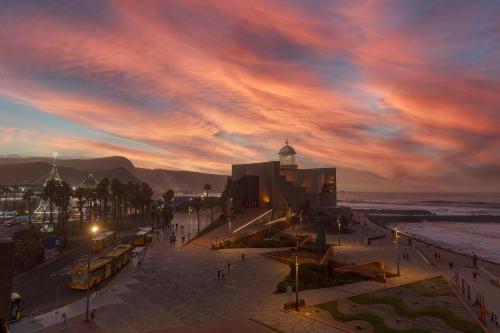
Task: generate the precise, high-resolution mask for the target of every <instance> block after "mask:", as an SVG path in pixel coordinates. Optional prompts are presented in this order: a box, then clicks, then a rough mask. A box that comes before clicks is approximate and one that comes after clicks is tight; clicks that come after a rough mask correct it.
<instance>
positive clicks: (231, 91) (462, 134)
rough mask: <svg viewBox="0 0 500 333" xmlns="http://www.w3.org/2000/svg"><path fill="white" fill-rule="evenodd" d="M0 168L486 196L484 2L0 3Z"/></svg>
mask: <svg viewBox="0 0 500 333" xmlns="http://www.w3.org/2000/svg"><path fill="white" fill-rule="evenodd" d="M0 22H1V28H0V155H11V154H16V155H21V156H51V154H52V152H54V151H56V152H58V153H59V156H61V157H62V158H65V157H97V156H110V155H121V156H125V157H127V158H129V159H130V160H131V161H133V162H134V164H135V165H137V166H141V167H148V168H165V169H182V170H195V171H202V172H211V173H219V174H228V173H229V172H230V165H231V164H232V163H250V162H260V161H266V160H270V159H277V157H278V156H277V151H278V150H279V148H280V147H281V146H282V145H283V142H284V140H285V139H286V138H288V140H289V141H290V144H291V145H292V146H294V148H295V149H296V150H297V152H298V155H297V160H298V161H299V163H300V166H301V167H317V166H336V167H338V169H339V184H340V190H343V189H345V190H353V189H354V190H375V191H376V190H401V191H495V190H497V191H500V190H499V188H500V1H382V0H377V1H366V2H365V1H345V2H340V1H338V2H336V1H302V0H300V1H299V0H297V1H272V0H265V1H255V0H252V1H213V2H212V1H206V0H203V1H201V0H200V1H125V0H117V1H97V0H96V1H88V0H85V1H78V2H75V1H68V0H65V1H38V0H36V1H14V0H13V1H8V0H7V1H6V0H0Z"/></svg>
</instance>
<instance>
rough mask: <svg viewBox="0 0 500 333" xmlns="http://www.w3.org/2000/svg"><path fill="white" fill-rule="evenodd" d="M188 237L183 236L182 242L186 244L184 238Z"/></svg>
mask: <svg viewBox="0 0 500 333" xmlns="http://www.w3.org/2000/svg"><path fill="white" fill-rule="evenodd" d="M185 239H186V237H185V236H182V244H184V240H185Z"/></svg>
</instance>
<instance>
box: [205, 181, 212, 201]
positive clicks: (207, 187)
mask: <svg viewBox="0 0 500 333" xmlns="http://www.w3.org/2000/svg"><path fill="white" fill-rule="evenodd" d="M203 191H204V192H205V197H207V198H208V191H212V185H210V184H205V185H203Z"/></svg>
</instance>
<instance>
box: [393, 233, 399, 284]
mask: <svg viewBox="0 0 500 333" xmlns="http://www.w3.org/2000/svg"><path fill="white" fill-rule="evenodd" d="M394 243H395V244H396V265H397V269H398V276H399V275H400V274H399V229H398V226H396V227H395V228H394Z"/></svg>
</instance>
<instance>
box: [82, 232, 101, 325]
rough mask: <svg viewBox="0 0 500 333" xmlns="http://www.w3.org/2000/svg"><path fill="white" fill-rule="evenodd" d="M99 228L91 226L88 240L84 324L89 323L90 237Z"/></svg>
mask: <svg viewBox="0 0 500 333" xmlns="http://www.w3.org/2000/svg"><path fill="white" fill-rule="evenodd" d="M97 230H99V228H98V227H97V226H93V227H91V228H90V239H89V248H88V252H87V307H86V311H85V322H86V323H88V322H89V307H90V256H91V246H92V235H95V234H96V233H97Z"/></svg>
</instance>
